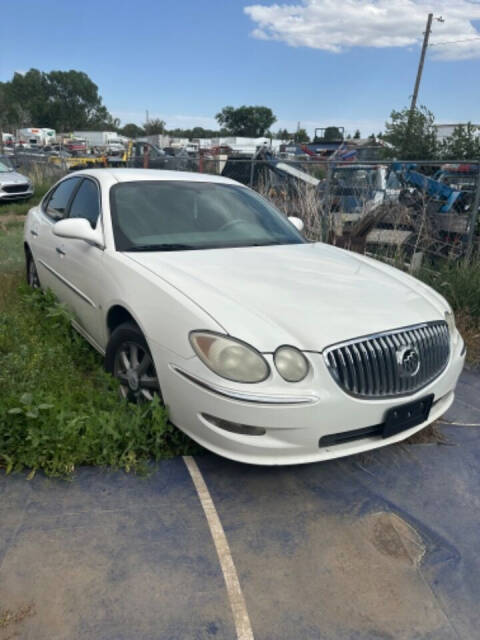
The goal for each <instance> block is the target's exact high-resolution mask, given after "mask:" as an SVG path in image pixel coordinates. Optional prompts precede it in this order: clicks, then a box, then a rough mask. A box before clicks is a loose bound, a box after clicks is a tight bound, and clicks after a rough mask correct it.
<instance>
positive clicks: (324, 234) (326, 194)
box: [322, 158, 332, 242]
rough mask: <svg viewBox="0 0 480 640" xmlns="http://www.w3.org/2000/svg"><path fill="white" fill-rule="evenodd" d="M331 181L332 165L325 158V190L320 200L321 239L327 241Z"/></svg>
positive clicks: (329, 221)
mask: <svg viewBox="0 0 480 640" xmlns="http://www.w3.org/2000/svg"><path fill="white" fill-rule="evenodd" d="M331 182H332V165H331V162H330V160H329V159H328V158H327V175H326V178H325V192H324V194H323V201H322V241H323V242H328V233H329V230H330V227H331V220H330V213H331V212H330V208H331V206H330V205H331V201H330V185H331Z"/></svg>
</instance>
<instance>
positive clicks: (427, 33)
mask: <svg viewBox="0 0 480 640" xmlns="http://www.w3.org/2000/svg"><path fill="white" fill-rule="evenodd" d="M432 20H433V13H429V14H428V18H427V28H426V29H425V33H424V34H423V45H422V52H421V54H420V61H419V63H418V71H417V77H416V79H415V87H414V89H413V95H412V102H411V104H410V112H409V114H408V122H407V130H406V132H405V138H404V141H403V145H402V146H403V151H404V152H405V151H406V150H407V148H408V143H409V141H410V132H411V130H412V124H413V117H414V115H415V109H416V107H417V98H418V90H419V88H420V80H421V79H422V72H423V65H424V63H425V55H426V53H427V48H428V39H429V38H430V32H431V30H432Z"/></svg>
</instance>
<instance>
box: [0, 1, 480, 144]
mask: <svg viewBox="0 0 480 640" xmlns="http://www.w3.org/2000/svg"><path fill="white" fill-rule="evenodd" d="M429 11H432V12H433V13H434V16H435V18H440V17H441V18H442V20H443V21H438V20H436V19H434V21H433V30H432V35H431V38H430V42H431V44H432V46H431V47H429V50H428V53H427V58H426V62H425V69H424V74H423V79H422V85H421V88H420V95H419V103H420V104H425V105H426V106H427V107H428V108H429V109H431V110H432V111H433V113H434V114H435V117H436V120H437V122H443V123H451V122H467V121H472V122H475V123H480V81H479V78H480V1H477V2H473V1H471V0H436V1H429V0H342V1H341V2H340V1H339V0H283V1H281V0H280V1H278V2H276V3H275V2H272V1H271V0H261V1H260V2H256V1H255V0H253V1H252V0H250V1H248V0H245V1H244V0H176V1H175V0H95V1H93V0H82V1H81V2H73V1H72V0H15V1H14V2H3V3H2V19H1V23H0V81H6V80H9V79H11V77H12V75H13V73H14V72H15V71H17V72H20V73H21V72H25V71H27V70H28V69H30V68H32V67H34V68H37V69H40V70H42V71H51V70H52V69H62V70H68V69H76V70H80V71H84V72H86V73H87V74H88V75H89V76H90V78H91V79H92V80H93V81H94V82H95V83H96V84H97V85H98V87H99V92H100V95H101V96H102V98H103V102H104V104H105V105H106V106H107V108H108V109H109V111H110V112H111V113H112V114H113V115H114V116H115V117H118V118H120V119H121V121H122V124H126V123H127V122H135V123H137V124H142V123H143V122H145V112H146V110H148V112H149V116H150V118H161V119H163V120H165V121H166V123H167V127H168V128H175V127H185V128H187V127H192V126H197V125H199V126H204V127H208V128H217V122H216V120H215V114H216V113H218V112H219V111H220V110H221V108H222V107H224V106H225V105H232V106H235V107H237V106H240V105H243V104H248V105H265V106H268V107H270V108H271V109H272V110H273V112H274V113H275V115H276V117H277V122H276V123H275V124H274V125H273V127H272V129H273V131H276V130H277V129H278V128H280V127H281V128H284V127H286V128H287V129H289V130H291V131H293V130H295V129H296V128H297V123H298V122H300V124H301V126H302V127H305V128H306V129H307V130H308V131H309V133H312V132H313V129H314V128H315V127H324V126H331V125H336V126H344V127H345V129H346V131H347V132H350V133H353V132H354V131H355V130H356V129H357V128H358V129H360V131H361V133H362V135H364V136H367V135H370V134H371V133H377V132H379V131H381V130H383V129H384V123H385V121H386V120H387V119H388V116H389V114H390V112H391V111H392V109H401V108H403V107H404V106H407V105H408V104H409V101H410V97H411V94H412V91H413V85H414V81H415V75H416V70H417V65H418V59H419V54H420V49H421V41H422V38H423V35H422V34H423V31H424V30H425V23H426V19H427V14H428V13H429ZM441 43H447V44H441ZM32 124H35V125H36V126H42V123H32Z"/></svg>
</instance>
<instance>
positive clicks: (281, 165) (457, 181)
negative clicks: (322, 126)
mask: <svg viewBox="0 0 480 640" xmlns="http://www.w3.org/2000/svg"><path fill="white" fill-rule="evenodd" d="M362 151H363V153H362V154H358V153H357V154H355V155H354V156H352V157H348V155H347V156H344V157H338V155H335V156H331V157H330V158H324V159H320V160H319V159H318V157H311V156H309V155H308V154H304V155H303V156H292V155H287V154H281V153H280V154H273V153H271V152H270V151H269V150H266V149H263V150H261V151H260V152H259V153H257V154H255V155H253V156H252V155H249V156H247V155H241V154H222V153H219V154H216V155H212V154H211V153H209V152H208V151H206V152H204V153H198V154H189V153H187V152H186V151H184V150H179V151H172V152H171V154H166V153H164V152H160V151H159V150H158V149H156V148H154V147H151V146H150V147H147V146H145V149H142V152H141V154H140V155H137V156H135V155H134V156H131V157H129V158H128V159H127V160H125V158H122V157H121V156H117V157H115V158H108V159H106V158H102V159H100V158H94V157H92V158H91V160H90V166H129V167H149V168H155V169H168V170H172V171H196V172H201V173H206V174H214V175H223V176H226V177H229V178H232V179H234V180H237V181H239V182H241V183H243V184H246V185H248V186H251V187H252V188H254V189H256V190H257V191H259V192H260V193H262V195H264V196H265V197H267V198H269V199H270V200H272V201H273V202H274V203H275V204H276V205H277V207H278V208H279V209H280V210H281V211H282V212H283V213H285V214H286V215H288V216H297V217H299V218H301V219H302V220H303V222H304V225H305V235H306V236H307V238H309V239H310V240H315V241H319V240H320V241H323V242H328V243H331V244H335V245H337V246H340V247H343V248H346V249H351V250H354V251H358V252H362V253H367V254H371V255H374V256H377V257H381V258H383V259H385V260H387V261H391V262H395V263H399V264H402V266H408V268H409V269H411V270H412V271H414V270H416V269H417V268H419V267H420V265H422V264H425V263H426V262H428V263H429V264H435V262H437V261H439V260H449V259H450V260H457V259H459V258H463V257H466V258H471V257H472V256H475V257H479V255H480V241H479V238H480V228H479V227H480V224H479V218H480V216H479V208H480V159H473V160H471V161H465V160H462V161H459V162H453V161H450V162H448V163H447V162H440V161H435V162H432V161H424V160H417V161H384V160H379V159H376V160H371V159H368V158H369V157H372V155H373V153H372V152H371V153H367V150H362ZM376 152H378V149H377V150H376ZM364 158H365V159H364ZM17 161H18V164H19V165H20V166H23V167H26V168H28V170H29V171H30V172H31V171H37V172H40V173H45V174H46V173H49V172H53V173H54V174H55V175H61V174H62V173H65V172H66V171H68V170H72V169H79V168H83V167H84V166H85V164H81V163H80V161H79V162H78V164H76V163H75V159H74V158H73V159H68V160H67V159H64V160H62V159H58V158H55V159H52V158H40V157H35V155H34V154H32V155H28V154H23V156H22V157H21V158H17ZM52 175H53V174H52Z"/></svg>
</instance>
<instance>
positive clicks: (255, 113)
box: [215, 105, 277, 138]
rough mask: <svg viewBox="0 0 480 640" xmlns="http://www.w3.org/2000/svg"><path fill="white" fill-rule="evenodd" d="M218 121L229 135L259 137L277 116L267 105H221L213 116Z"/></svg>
mask: <svg viewBox="0 0 480 640" xmlns="http://www.w3.org/2000/svg"><path fill="white" fill-rule="evenodd" d="M215 118H216V119H217V121H218V123H219V124H220V125H221V126H222V127H224V128H225V129H226V130H227V131H228V135H231V136H246V137H250V138H259V137H261V136H264V135H265V134H266V133H267V132H268V130H269V129H270V127H271V126H272V125H273V123H274V122H276V121H277V118H276V117H275V116H274V114H273V111H272V110H271V109H269V108H268V107H261V106H254V107H253V106H251V107H247V106H246V105H243V106H241V107H238V108H237V109H235V108H234V107H223V109H222V110H221V111H220V112H219V113H217V115H216V116H215Z"/></svg>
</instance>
